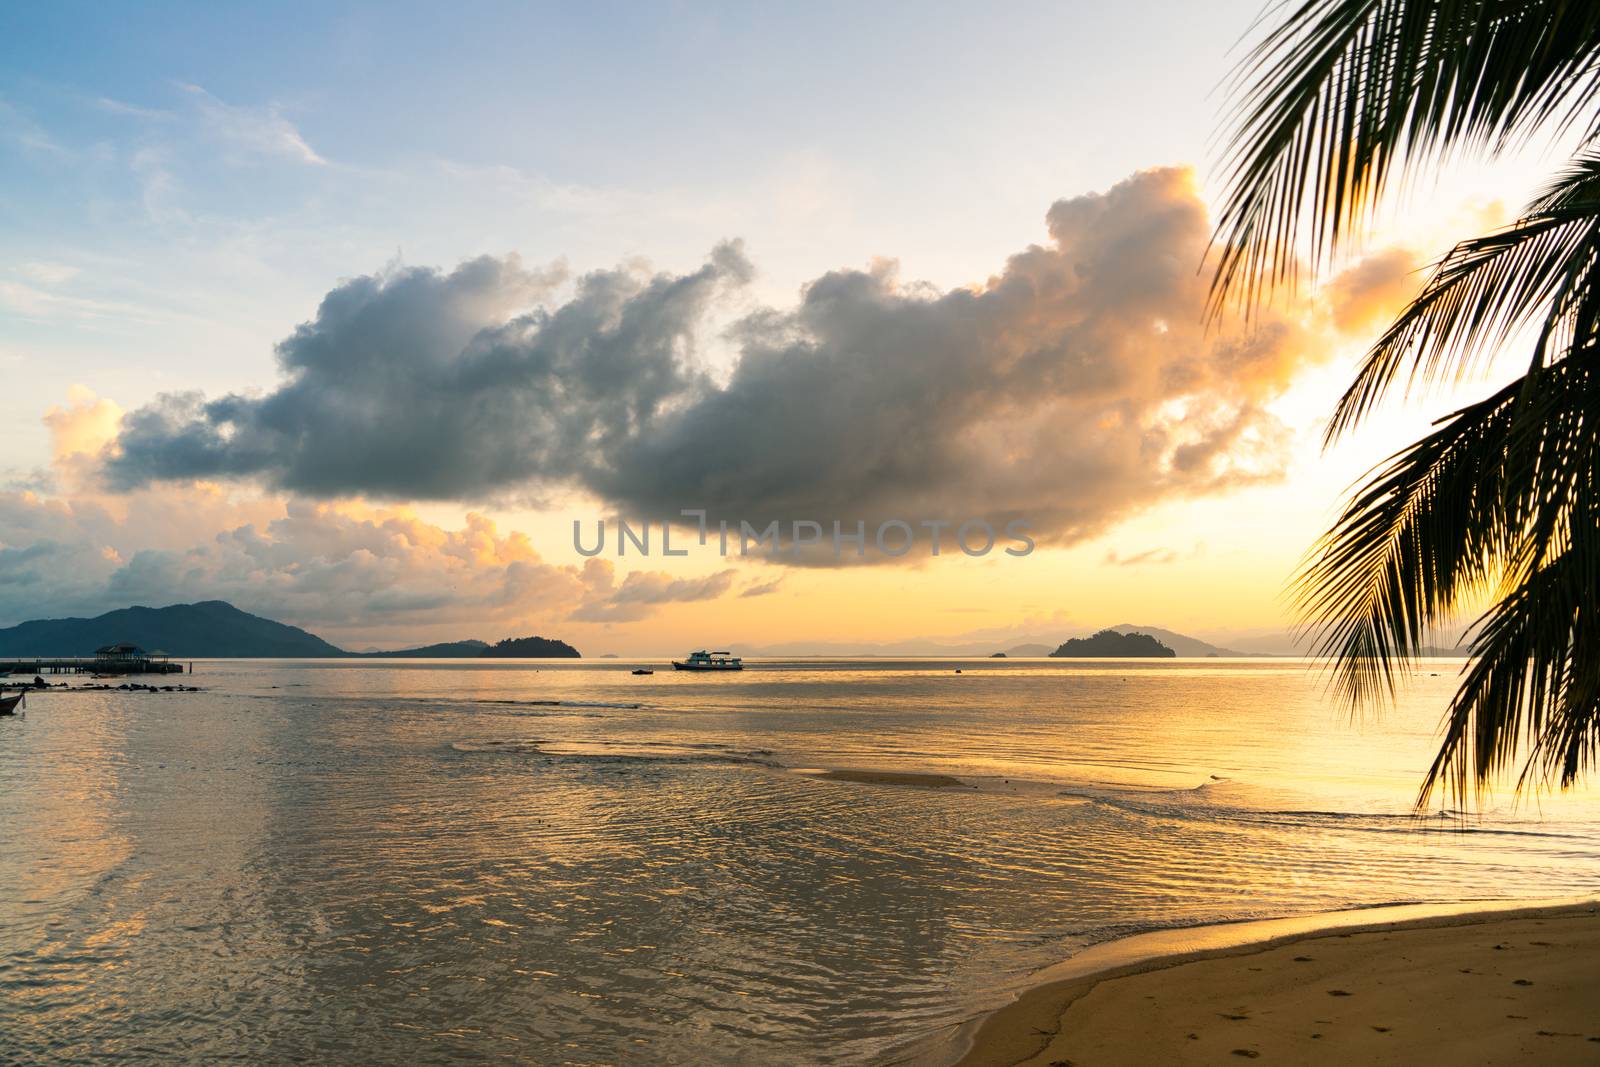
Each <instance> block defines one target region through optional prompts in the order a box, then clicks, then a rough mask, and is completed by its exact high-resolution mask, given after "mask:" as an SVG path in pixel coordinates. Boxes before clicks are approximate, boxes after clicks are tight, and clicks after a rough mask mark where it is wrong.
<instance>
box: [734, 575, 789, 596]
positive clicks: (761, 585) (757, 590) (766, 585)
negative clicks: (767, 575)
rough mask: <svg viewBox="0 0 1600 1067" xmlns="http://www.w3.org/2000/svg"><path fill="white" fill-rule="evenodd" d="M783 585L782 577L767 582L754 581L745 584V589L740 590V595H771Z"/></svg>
mask: <svg viewBox="0 0 1600 1067" xmlns="http://www.w3.org/2000/svg"><path fill="white" fill-rule="evenodd" d="M782 587H783V579H782V578H774V579H772V580H771V581H767V582H752V583H751V584H750V585H747V586H745V587H744V589H742V590H741V591H740V592H739V595H740V596H741V597H747V596H770V595H771V594H773V593H776V592H777V591H778V590H779V589H781V588H782Z"/></svg>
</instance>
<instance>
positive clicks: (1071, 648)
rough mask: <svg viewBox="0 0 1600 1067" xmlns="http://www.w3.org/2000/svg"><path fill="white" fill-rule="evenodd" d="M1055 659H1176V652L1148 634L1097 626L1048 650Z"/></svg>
mask: <svg viewBox="0 0 1600 1067" xmlns="http://www.w3.org/2000/svg"><path fill="white" fill-rule="evenodd" d="M1050 655H1051V656H1052V657H1054V658H1058V659H1176V658H1177V656H1178V654H1177V653H1176V652H1174V651H1173V650H1172V649H1170V648H1168V647H1167V646H1166V645H1163V644H1162V643H1161V642H1160V641H1157V640H1156V639H1155V638H1153V637H1151V636H1150V635H1149V634H1141V633H1130V634H1120V633H1118V632H1117V631H1115V630H1101V631H1100V632H1099V633H1097V634H1095V635H1094V636H1093V637H1074V638H1072V639H1071V640H1070V641H1066V642H1064V643H1063V644H1062V645H1061V647H1060V648H1058V649H1056V650H1055V651H1054V652H1052V653H1050Z"/></svg>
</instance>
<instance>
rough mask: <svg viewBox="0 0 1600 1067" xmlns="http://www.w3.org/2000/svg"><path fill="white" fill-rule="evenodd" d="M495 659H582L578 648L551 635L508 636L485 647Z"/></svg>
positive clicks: (487, 655)
mask: <svg viewBox="0 0 1600 1067" xmlns="http://www.w3.org/2000/svg"><path fill="white" fill-rule="evenodd" d="M481 655H483V656H485V657H489V658H494V659H581V658H582V657H581V656H580V655H579V653H578V650H577V649H575V648H573V647H572V646H571V645H569V644H567V643H566V642H565V641H557V640H555V639H554V638H550V637H508V638H506V639H505V640H504V641H497V642H495V643H494V644H493V645H490V646H489V647H488V648H486V649H484V650H483V652H482V653H481Z"/></svg>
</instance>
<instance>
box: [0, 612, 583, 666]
mask: <svg viewBox="0 0 1600 1067" xmlns="http://www.w3.org/2000/svg"><path fill="white" fill-rule="evenodd" d="M122 642H128V643H129V644H134V645H138V646H139V647H140V648H143V649H145V650H146V651H148V652H157V651H159V652H165V653H167V654H168V655H169V656H172V657H173V658H174V659H213V658H214V659H313V658H315V659H327V658H331V657H335V656H337V657H351V658H358V659H401V658H407V657H409V658H414V659H478V658H481V657H484V656H504V657H511V656H525V657H529V658H544V659H548V658H553V657H560V658H564V659H577V658H579V657H578V650H577V649H575V648H573V647H572V646H571V645H569V644H567V643H566V642H565V641H557V640H555V639H553V638H544V637H521V638H509V637H508V638H506V639H505V640H504V641H501V642H500V643H499V644H497V645H490V644H488V643H487V642H484V641H474V640H468V641H444V642H441V643H439V644H433V645H422V646H420V647H418V648H401V649H395V650H394V651H390V652H346V651H345V650H344V649H342V648H339V647H338V646H336V645H331V644H329V643H328V642H326V641H324V640H323V639H322V638H320V637H318V636H317V635H316V634H313V633H307V632H306V631H305V630H302V629H300V627H298V626H289V625H287V624H286V623H281V622H273V621H272V620H271V619H264V618H262V617H261V616H259V615H252V614H250V613H249V612H248V611H240V610H239V609H238V608H236V607H234V606H233V605H232V604H229V603H228V602H226V601H223V600H203V601H201V602H200V603H198V604H173V605H171V606H170V607H165V608H144V607H133V608H120V609H118V610H116V611H108V612H106V613H105V614H104V615H96V616H95V617H94V618H92V619H34V620H31V621H29V622H24V623H18V624H17V625H16V626H12V627H10V628H8V629H0V656H8V657H18V656H92V655H94V650H95V649H97V648H101V647H103V646H105V645H114V644H119V643H122Z"/></svg>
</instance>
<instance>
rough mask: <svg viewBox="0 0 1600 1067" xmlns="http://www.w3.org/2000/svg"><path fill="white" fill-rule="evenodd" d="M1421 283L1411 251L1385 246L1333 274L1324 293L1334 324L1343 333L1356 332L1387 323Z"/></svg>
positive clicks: (1413, 294) (1374, 329)
mask: <svg viewBox="0 0 1600 1067" xmlns="http://www.w3.org/2000/svg"><path fill="white" fill-rule="evenodd" d="M1421 286H1422V279H1421V277H1419V276H1418V274H1417V257H1416V255H1415V253H1413V252H1411V251H1409V250H1408V249H1404V248H1389V249H1384V250H1383V251H1380V252H1374V253H1373V254H1372V255H1369V256H1365V257H1363V258H1362V259H1361V260H1360V261H1359V262H1357V263H1355V264H1354V265H1353V266H1351V267H1350V268H1349V269H1348V270H1346V271H1344V272H1342V273H1341V274H1339V275H1338V276H1336V277H1335V278H1333V279H1332V280H1331V281H1330V282H1329V284H1328V286H1327V289H1326V296H1327V300H1328V304H1329V306H1330V308H1331V310H1332V312H1333V321H1334V325H1335V326H1336V327H1337V328H1338V329H1339V330H1340V331H1341V332H1343V333H1347V334H1358V333H1364V332H1369V331H1376V330H1377V329H1381V328H1382V327H1384V326H1387V325H1388V324H1389V322H1390V321H1391V320H1392V319H1393V318H1394V316H1395V314H1396V313H1397V312H1399V310H1400V309H1401V308H1402V307H1403V306H1405V304H1406V302H1407V301H1408V300H1410V299H1411V298H1412V297H1414V296H1416V294H1417V292H1418V290H1419V289H1420V288H1421ZM1373 339H1376V338H1373Z"/></svg>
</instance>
